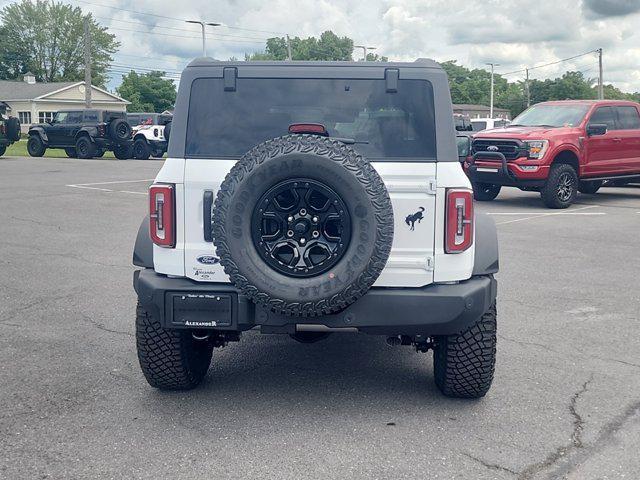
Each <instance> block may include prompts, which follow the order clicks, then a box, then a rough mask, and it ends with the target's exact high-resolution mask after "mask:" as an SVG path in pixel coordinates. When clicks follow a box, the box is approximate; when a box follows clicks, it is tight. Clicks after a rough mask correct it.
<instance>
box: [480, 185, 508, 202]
mask: <svg viewBox="0 0 640 480" xmlns="http://www.w3.org/2000/svg"><path fill="white" fill-rule="evenodd" d="M501 188H502V186H501V185H494V184H493V183H474V184H473V198H474V199H476V200H477V201H479V202H490V201H491V200H494V199H495V198H496V197H497V196H498V194H499V193H500V189H501Z"/></svg>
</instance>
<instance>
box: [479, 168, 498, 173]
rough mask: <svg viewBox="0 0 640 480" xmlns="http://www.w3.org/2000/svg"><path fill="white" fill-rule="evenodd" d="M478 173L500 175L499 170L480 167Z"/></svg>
mask: <svg viewBox="0 0 640 480" xmlns="http://www.w3.org/2000/svg"><path fill="white" fill-rule="evenodd" d="M477 171H478V172H490V173H498V169H497V168H485V167H478V168H477Z"/></svg>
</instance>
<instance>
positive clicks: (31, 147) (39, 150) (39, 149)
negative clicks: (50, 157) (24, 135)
mask: <svg viewBox="0 0 640 480" xmlns="http://www.w3.org/2000/svg"><path fill="white" fill-rule="evenodd" d="M46 150H47V147H45V146H44V142H43V141H42V139H41V138H40V135H38V134H35V135H30V136H29V140H27V152H29V155H30V156H32V157H41V156H43V155H44V152H46Z"/></svg>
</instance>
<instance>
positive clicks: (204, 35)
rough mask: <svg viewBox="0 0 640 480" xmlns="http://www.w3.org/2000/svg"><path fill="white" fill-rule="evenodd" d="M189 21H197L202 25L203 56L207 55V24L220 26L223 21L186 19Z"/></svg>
mask: <svg viewBox="0 0 640 480" xmlns="http://www.w3.org/2000/svg"><path fill="white" fill-rule="evenodd" d="M185 22H187V23H196V24H198V25H200V27H202V56H203V57H206V56H207V35H206V33H205V31H204V27H205V25H209V26H210V27H220V26H222V23H211V22H202V21H200V20H185Z"/></svg>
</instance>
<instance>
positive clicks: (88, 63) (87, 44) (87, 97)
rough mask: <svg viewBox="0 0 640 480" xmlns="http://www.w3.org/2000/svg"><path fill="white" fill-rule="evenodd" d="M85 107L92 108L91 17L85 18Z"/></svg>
mask: <svg viewBox="0 0 640 480" xmlns="http://www.w3.org/2000/svg"><path fill="white" fill-rule="evenodd" d="M84 106H85V108H91V33H90V31H89V17H88V16H87V17H84Z"/></svg>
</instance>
